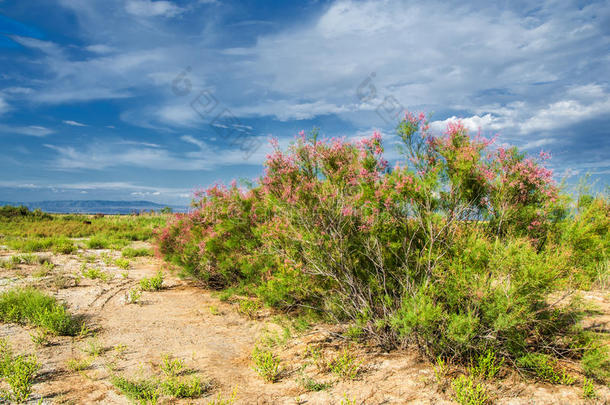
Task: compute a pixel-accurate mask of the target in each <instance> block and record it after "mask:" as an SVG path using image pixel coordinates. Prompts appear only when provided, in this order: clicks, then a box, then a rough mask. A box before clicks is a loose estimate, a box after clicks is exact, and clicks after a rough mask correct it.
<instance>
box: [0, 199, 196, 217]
mask: <svg viewBox="0 0 610 405" xmlns="http://www.w3.org/2000/svg"><path fill="white" fill-rule="evenodd" d="M3 205H25V206H26V207H28V208H29V209H31V210H35V209H37V208H39V209H41V210H42V211H44V212H50V213H56V214H75V213H80V214H97V213H101V214H131V213H133V212H140V211H150V210H155V211H160V210H161V209H162V208H163V207H167V206H168V205H164V204H157V203H154V202H152V201H106V200H57V201H35V202H9V201H0V206H3ZM169 207H170V208H171V209H172V210H173V211H174V212H185V211H186V210H187V207H184V206H172V205H169Z"/></svg>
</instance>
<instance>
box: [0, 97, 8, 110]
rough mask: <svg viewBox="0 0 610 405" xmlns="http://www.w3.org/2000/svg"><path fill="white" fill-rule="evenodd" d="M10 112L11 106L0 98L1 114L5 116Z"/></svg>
mask: <svg viewBox="0 0 610 405" xmlns="http://www.w3.org/2000/svg"><path fill="white" fill-rule="evenodd" d="M8 110H9V105H8V103H7V102H6V101H4V99H3V98H2V97H0V114H4V113H5V112H7V111H8Z"/></svg>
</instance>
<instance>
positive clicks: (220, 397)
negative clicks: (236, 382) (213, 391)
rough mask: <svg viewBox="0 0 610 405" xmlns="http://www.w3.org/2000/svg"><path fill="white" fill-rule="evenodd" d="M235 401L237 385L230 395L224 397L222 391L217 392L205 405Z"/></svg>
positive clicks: (218, 404) (217, 404) (222, 404)
mask: <svg viewBox="0 0 610 405" xmlns="http://www.w3.org/2000/svg"><path fill="white" fill-rule="evenodd" d="M235 401H237V387H235V388H234V389H233V392H232V393H231V396H229V397H228V398H224V397H223V395H222V393H221V392H219V393H218V394H217V395H216V397H214V398H213V399H212V400H211V401H208V403H207V405H233V404H234V403H235Z"/></svg>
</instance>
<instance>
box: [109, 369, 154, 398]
mask: <svg viewBox="0 0 610 405" xmlns="http://www.w3.org/2000/svg"><path fill="white" fill-rule="evenodd" d="M110 382H112V385H114V386H115V387H116V388H118V389H119V390H120V391H121V392H122V393H123V395H125V396H126V397H127V398H129V399H131V400H133V401H135V402H137V403H140V404H156V403H157V402H158V400H159V396H160V395H161V389H160V387H159V382H158V381H157V380H156V379H152V378H150V379H145V378H143V379H129V378H127V377H124V376H119V375H114V376H112V377H111V378H110Z"/></svg>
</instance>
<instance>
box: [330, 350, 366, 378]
mask: <svg viewBox="0 0 610 405" xmlns="http://www.w3.org/2000/svg"><path fill="white" fill-rule="evenodd" d="M362 364H363V361H358V360H357V358H356V355H355V354H353V353H351V352H350V351H348V350H347V349H344V350H343V351H342V352H341V354H339V355H338V356H337V357H335V358H334V359H333V360H331V361H330V363H329V364H328V367H329V369H330V371H331V372H332V373H333V374H335V375H336V376H337V377H339V378H341V379H344V380H355V379H356V378H357V377H358V375H359V374H360V373H361V372H362Z"/></svg>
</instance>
